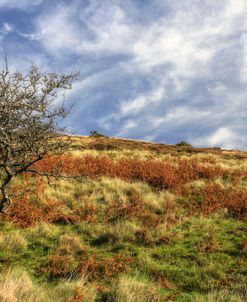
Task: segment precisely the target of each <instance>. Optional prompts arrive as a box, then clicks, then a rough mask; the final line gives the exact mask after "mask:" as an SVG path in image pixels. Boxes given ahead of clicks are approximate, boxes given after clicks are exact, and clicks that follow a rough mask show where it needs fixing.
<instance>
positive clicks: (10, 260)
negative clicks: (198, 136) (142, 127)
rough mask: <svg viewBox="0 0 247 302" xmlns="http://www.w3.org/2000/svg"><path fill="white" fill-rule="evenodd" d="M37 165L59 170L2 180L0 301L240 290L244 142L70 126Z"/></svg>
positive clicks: (228, 297) (132, 301)
mask: <svg viewBox="0 0 247 302" xmlns="http://www.w3.org/2000/svg"><path fill="white" fill-rule="evenodd" d="M37 167H38V168H39V170H40V171H44V172H47V173H51V172H54V171H56V170H59V171H60V172H62V173H63V174H64V175H66V176H68V179H60V180H56V179H50V180H49V182H48V181H47V179H44V178H41V177H38V176H35V175H33V176H31V177H30V175H23V176H22V177H19V178H18V179H16V180H15V183H14V184H13V185H12V191H13V192H19V191H22V190H24V189H26V188H32V190H31V191H28V192H26V193H25V194H23V195H20V196H19V197H17V198H16V199H15V200H13V203H12V204H11V205H10V206H9V207H8V208H7V210H6V213H5V214H1V220H0V301H4V302H12V301H21V302H31V301H32V302H35V301H38V302H50V301H57V302H62V301H63V302H67V301H71V302H72V301H73V302H79V301H87V302H94V301H116V302H143V301H148V302H153V301H156V302H158V301H196V302H201V301H208V302H209V301H210V302H211V301H246V300H247V286H246V284H247V236H246V234H247V223H246V220H247V152H240V151H236V150H231V151H227V150H221V149H219V148H193V147H188V146H181V147H178V146H172V145H164V144H156V143H148V142H139V141H132V140H123V139H114V138H90V137H79V136H78V137H76V136H75V137H73V139H72V144H71V147H70V151H69V152H68V153H67V154H64V155H62V156H60V157H58V156H56V157H54V156H50V157H47V158H46V159H45V160H43V161H42V162H40V163H38V164H37ZM78 176H79V177H78Z"/></svg>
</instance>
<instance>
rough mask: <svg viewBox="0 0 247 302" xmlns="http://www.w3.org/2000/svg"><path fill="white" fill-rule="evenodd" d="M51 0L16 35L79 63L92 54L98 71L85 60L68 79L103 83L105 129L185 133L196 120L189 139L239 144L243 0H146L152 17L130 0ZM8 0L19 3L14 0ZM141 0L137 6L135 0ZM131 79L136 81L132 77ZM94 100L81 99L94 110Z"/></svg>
mask: <svg viewBox="0 0 247 302" xmlns="http://www.w3.org/2000/svg"><path fill="white" fill-rule="evenodd" d="M40 2H41V1H37V2H36V3H40ZM55 2H56V4H55V5H54V7H53V9H52V10H51V9H50V6H49V5H48V6H47V7H45V6H44V7H43V10H42V12H41V13H40V15H39V16H38V18H37V19H35V20H34V24H35V26H36V30H35V31H34V32H33V33H31V34H26V33H19V34H20V35H21V36H22V37H24V38H27V39H28V40H38V41H39V43H40V45H41V49H42V51H44V53H45V54H46V55H47V56H50V58H52V59H53V60H54V62H60V64H61V62H64V61H63V60H64V58H74V57H76V58H78V57H80V58H81V60H80V63H78V64H79V65H78V68H83V66H84V65H87V67H88V66H89V67H88V68H89V69H90V62H86V60H87V58H88V57H89V56H91V57H92V58H93V59H94V60H95V61H98V62H100V64H101V67H100V68H99V69H98V70H97V68H96V70H94V69H93V68H92V71H91V72H89V74H90V75H89V76H87V77H86V79H84V80H82V81H80V82H78V83H77V84H76V85H75V90H74V91H73V92H71V96H73V97H74V96H78V98H80V97H81V96H83V97H84V96H86V97H87V96H88V95H89V94H90V93H91V95H92V96H91V97H90V99H93V97H94V96H93V94H94V89H96V90H97V89H98V90H101V89H102V90H103V92H102V95H103V96H104V98H107V97H108V96H109V98H111V99H107V100H106V102H112V106H108V109H107V110H102V112H103V113H102V116H101V117H100V118H98V119H97V121H96V122H97V123H98V125H100V126H101V127H102V128H105V129H108V130H109V131H112V132H113V133H114V132H115V133H118V134H120V135H125V136H131V134H132V133H134V132H133V131H135V134H136V133H137V134H138V135H139V136H143V137H158V136H161V134H160V133H161V131H162V129H161V128H162V127H165V128H166V129H169V131H170V132H171V133H173V132H175V131H176V133H178V131H179V129H180V131H181V133H185V134H186V135H187V136H189V135H191V131H192V132H193V130H191V131H189V130H188V129H187V128H191V129H193V127H195V131H194V133H196V134H195V135H196V136H193V135H191V137H193V140H194V141H195V142H198V143H203V144H204V145H205V144H209V145H222V146H230V144H231V146H233V145H234V144H235V145H236V146H244V145H246V143H244V142H243V141H242V139H241V138H240V136H241V135H240V134H239V135H238V137H237V134H238V130H237V129H239V128H238V127H239V125H242V124H243V123H244V122H245V121H244V118H245V117H246V115H247V112H246V109H245V104H246V98H247V90H246V89H245V88H244V85H246V81H247V38H246V31H247V21H246V14H247V2H246V1H245V0H217V1H213V0H205V1H199V0H188V1H168V0H167V1H165V0H154V1H153V2H152V5H150V6H149V8H150V7H151V8H153V7H154V6H156V7H159V8H160V11H157V10H156V11H155V13H153V15H152V11H148V12H147V10H148V9H146V12H145V10H142V12H143V11H144V12H145V13H146V16H142V15H141V13H140V10H139V7H138V5H137V4H136V3H135V1H128V0H126V1H125V2H124V5H122V2H121V1H118V0H116V1H108V0H104V1H98V0H91V1H89V2H88V3H89V4H88V5H86V1H85V2H84V1H76V0H74V1H68V2H62V3H61V2H59V1H58V2H57V1H55ZM82 2H83V3H82ZM137 2H138V3H139V1H137ZM2 3H7V1H2ZM8 3H12V5H13V4H14V3H15V5H17V4H16V3H17V1H13V0H12V1H11V0H10V2H8ZM27 3H30V1H28V0H24V5H27ZM65 3H66V4H65ZM1 5H2V4H1V0H0V7H1ZM6 5H7V4H6ZM10 5H11V4H10ZM139 5H140V6H141V8H143V6H144V4H142V3H141V1H140V3H139ZM146 17H147V19H148V21H147V20H146V19H145V18H146ZM140 20H141V21H140ZM10 30H11V29H10ZM83 60H84V62H83ZM75 62H77V61H75ZM81 62H83V63H81ZM102 62H103V63H102ZM72 64H73V63H72ZM74 64H77V63H74ZM95 64H97V63H95ZM69 67H71V66H68V68H69ZM119 79H120V80H119ZM121 79H123V81H129V82H128V83H129V84H130V89H129V93H125V92H126V91H123V90H121V89H126V86H124V85H123V87H124V88H120V89H119V91H117V89H116V87H114V83H115V82H117V80H118V82H117V83H119V82H120V81H121ZM126 79H127V80H126ZM138 80H139V83H140V84H136V85H134V84H133V82H134V81H137V82H138ZM119 86H121V85H119ZM108 91H109V93H108ZM133 91H135V93H133ZM97 93H98V95H99V93H100V92H98V91H97ZM123 93H125V94H124V97H123V96H122V94H123ZM117 94H118V95H117ZM95 100H97V98H96V97H95ZM116 100H117V101H116ZM77 102H79V101H77ZM114 102H115V103H114ZM81 103H82V105H81V108H84V107H83V106H84V104H85V103H84V102H81ZM93 103H94V102H91V104H92V105H90V102H88V101H86V104H87V106H92V111H93V106H95V107H96V105H93ZM106 107H107V106H106ZM109 108H111V109H109ZM102 109H105V108H102ZM96 110H97V112H98V111H99V110H98V108H96ZM240 117H241V118H240ZM239 118H240V120H239ZM92 119H93V118H92ZM140 125H141V126H140ZM207 125H208V129H207ZM198 126H200V127H198ZM245 127H246V126H245ZM198 128H200V130H199V129H198ZM197 130H198V131H197ZM150 131H152V133H151V134H150ZM200 131H201V132H200ZM209 131H210V134H209V135H208V134H207V133H208V132H209ZM240 132H241V133H243V132H244V130H243V129H242V128H241V130H240ZM153 133H155V134H153ZM188 133H189V134H188ZM201 138H202V139H201ZM184 139H186V137H184ZM227 141H228V143H227ZM205 142H206V143H205Z"/></svg>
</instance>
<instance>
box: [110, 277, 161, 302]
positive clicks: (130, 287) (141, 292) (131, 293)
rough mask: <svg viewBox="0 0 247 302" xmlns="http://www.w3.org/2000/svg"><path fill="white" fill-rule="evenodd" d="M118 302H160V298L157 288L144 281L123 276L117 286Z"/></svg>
mask: <svg viewBox="0 0 247 302" xmlns="http://www.w3.org/2000/svg"><path fill="white" fill-rule="evenodd" d="M115 292H116V301H118V302H159V301H161V300H160V296H159V294H158V291H157V289H156V288H155V286H153V285H152V284H150V283H149V282H147V281H144V280H138V279H137V278H134V277H128V276H122V277H121V278H120V279H119V281H118V284H117V286H116V290H115Z"/></svg>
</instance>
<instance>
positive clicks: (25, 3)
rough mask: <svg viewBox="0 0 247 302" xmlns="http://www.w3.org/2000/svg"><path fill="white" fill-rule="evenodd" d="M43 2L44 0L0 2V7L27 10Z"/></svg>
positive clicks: (4, 0)
mask: <svg viewBox="0 0 247 302" xmlns="http://www.w3.org/2000/svg"><path fill="white" fill-rule="evenodd" d="M42 2H43V0H0V7H3V8H4V7H6V8H18V9H26V8H29V7H31V6H37V5H40V4H41V3H42Z"/></svg>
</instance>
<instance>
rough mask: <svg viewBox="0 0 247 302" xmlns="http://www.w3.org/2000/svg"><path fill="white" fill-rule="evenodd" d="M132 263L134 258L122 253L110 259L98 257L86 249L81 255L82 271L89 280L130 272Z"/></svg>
mask: <svg viewBox="0 0 247 302" xmlns="http://www.w3.org/2000/svg"><path fill="white" fill-rule="evenodd" d="M131 264H132V258H131V257H130V256H127V255H124V254H121V253H119V254H117V255H115V256H113V257H111V258H108V259H98V258H97V257H96V255H95V254H93V255H89V254H88V252H87V251H86V250H85V251H84V252H83V253H82V257H81V264H80V272H81V275H82V276H83V277H86V278H87V279H88V280H89V281H95V280H99V279H101V280H102V279H109V278H112V277H113V276H116V275H117V274H119V273H124V272H128V271H129V270H130V266H131Z"/></svg>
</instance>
